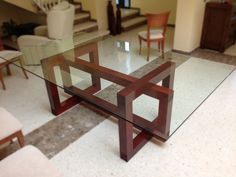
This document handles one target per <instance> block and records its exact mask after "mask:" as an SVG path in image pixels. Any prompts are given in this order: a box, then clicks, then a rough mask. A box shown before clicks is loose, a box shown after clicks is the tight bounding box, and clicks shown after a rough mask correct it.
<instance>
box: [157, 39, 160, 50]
mask: <svg viewBox="0 0 236 177" xmlns="http://www.w3.org/2000/svg"><path fill="white" fill-rule="evenodd" d="M157 45H158V46H157V47H158V52H160V51H161V43H160V41H158V42H157Z"/></svg>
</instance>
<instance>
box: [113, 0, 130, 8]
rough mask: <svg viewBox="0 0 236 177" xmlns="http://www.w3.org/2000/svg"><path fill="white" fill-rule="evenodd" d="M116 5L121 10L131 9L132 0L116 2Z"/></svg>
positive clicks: (117, 0)
mask: <svg viewBox="0 0 236 177" xmlns="http://www.w3.org/2000/svg"><path fill="white" fill-rule="evenodd" d="M116 5H117V6H119V7H120V8H130V0H116Z"/></svg>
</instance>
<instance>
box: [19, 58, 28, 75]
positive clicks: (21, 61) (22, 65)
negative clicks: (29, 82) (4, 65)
mask: <svg viewBox="0 0 236 177" xmlns="http://www.w3.org/2000/svg"><path fill="white" fill-rule="evenodd" d="M19 63H20V66H21V68H22V71H23V73H24V75H25V78H26V79H29V77H28V75H27V74H26V71H25V69H24V67H23V64H22V61H21V59H19Z"/></svg>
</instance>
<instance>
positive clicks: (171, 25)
mask: <svg viewBox="0 0 236 177" xmlns="http://www.w3.org/2000/svg"><path fill="white" fill-rule="evenodd" d="M167 26H169V27H173V28H174V27H175V24H167Z"/></svg>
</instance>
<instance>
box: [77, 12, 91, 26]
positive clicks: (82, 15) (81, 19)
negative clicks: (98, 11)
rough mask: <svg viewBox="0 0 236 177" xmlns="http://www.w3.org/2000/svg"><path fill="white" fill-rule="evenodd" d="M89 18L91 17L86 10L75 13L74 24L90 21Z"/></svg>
mask: <svg viewBox="0 0 236 177" xmlns="http://www.w3.org/2000/svg"><path fill="white" fill-rule="evenodd" d="M89 19H90V14H89V13H86V12H81V13H77V14H75V20H74V24H77V23H80V22H85V21H88V20H89Z"/></svg>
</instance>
